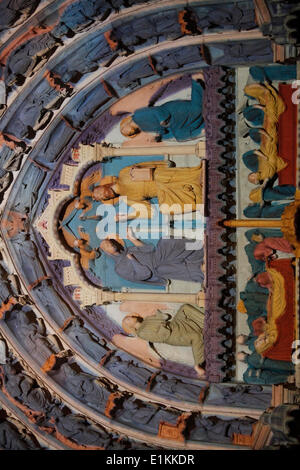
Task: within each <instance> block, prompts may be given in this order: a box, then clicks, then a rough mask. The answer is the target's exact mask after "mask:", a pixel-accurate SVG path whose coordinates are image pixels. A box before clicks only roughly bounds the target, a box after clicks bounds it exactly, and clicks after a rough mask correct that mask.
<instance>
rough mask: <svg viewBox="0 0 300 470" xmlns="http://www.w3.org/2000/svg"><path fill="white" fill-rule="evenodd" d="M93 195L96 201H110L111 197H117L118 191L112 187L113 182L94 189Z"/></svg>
mask: <svg viewBox="0 0 300 470" xmlns="http://www.w3.org/2000/svg"><path fill="white" fill-rule="evenodd" d="M92 197H93V199H94V200H95V201H109V199H113V198H114V197H116V193H115V192H114V190H113V189H112V187H111V184H103V185H101V186H96V187H95V188H94V189H93V195H92Z"/></svg>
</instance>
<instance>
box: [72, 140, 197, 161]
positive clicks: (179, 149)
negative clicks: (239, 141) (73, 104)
mask: <svg viewBox="0 0 300 470" xmlns="http://www.w3.org/2000/svg"><path fill="white" fill-rule="evenodd" d="M87 148H88V149H87ZM87 150H88V152H89V154H90V156H91V160H94V159H95V160H96V161H102V160H103V158H105V157H126V156H128V157H129V156H130V157H132V156H138V157H143V156H149V155H166V154H167V155H187V154H193V155H196V156H197V157H199V158H205V142H204V141H201V142H198V143H197V144H194V145H178V144H175V145H153V146H149V147H144V146H142V147H114V146H107V145H105V144H97V143H96V144H95V145H94V146H91V145H80V152H82V151H84V152H86V151H87ZM92 155H93V156H92Z"/></svg>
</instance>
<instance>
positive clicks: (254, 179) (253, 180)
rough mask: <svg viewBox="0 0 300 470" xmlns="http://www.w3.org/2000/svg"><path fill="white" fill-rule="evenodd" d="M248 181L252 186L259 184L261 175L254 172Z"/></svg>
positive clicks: (250, 174)
mask: <svg viewBox="0 0 300 470" xmlns="http://www.w3.org/2000/svg"><path fill="white" fill-rule="evenodd" d="M248 181H249V183H252V184H259V174H258V173H254V172H252V173H249V175H248Z"/></svg>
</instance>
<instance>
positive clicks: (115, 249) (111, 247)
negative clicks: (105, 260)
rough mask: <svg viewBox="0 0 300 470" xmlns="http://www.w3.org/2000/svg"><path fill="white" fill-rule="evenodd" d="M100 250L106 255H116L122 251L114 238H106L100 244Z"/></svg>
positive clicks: (122, 248) (121, 247) (120, 245)
mask: <svg viewBox="0 0 300 470" xmlns="http://www.w3.org/2000/svg"><path fill="white" fill-rule="evenodd" d="M100 248H101V250H102V251H104V253H107V254H108V255H118V254H119V253H122V251H123V250H124V247H123V246H122V244H121V243H120V242H118V241H117V240H115V239H114V238H108V239H106V240H103V241H102V242H101V243H100Z"/></svg>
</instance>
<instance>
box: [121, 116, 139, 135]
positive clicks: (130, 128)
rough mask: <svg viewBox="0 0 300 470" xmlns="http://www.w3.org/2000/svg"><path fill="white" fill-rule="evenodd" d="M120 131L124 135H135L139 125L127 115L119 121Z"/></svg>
mask: <svg viewBox="0 0 300 470" xmlns="http://www.w3.org/2000/svg"><path fill="white" fill-rule="evenodd" d="M120 131H121V134H122V135H124V137H131V138H133V137H135V136H136V135H138V134H139V133H140V132H141V129H140V128H139V126H138V125H137V124H136V123H135V122H134V120H133V119H132V116H127V117H126V118H124V119H122V121H121V122H120Z"/></svg>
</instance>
